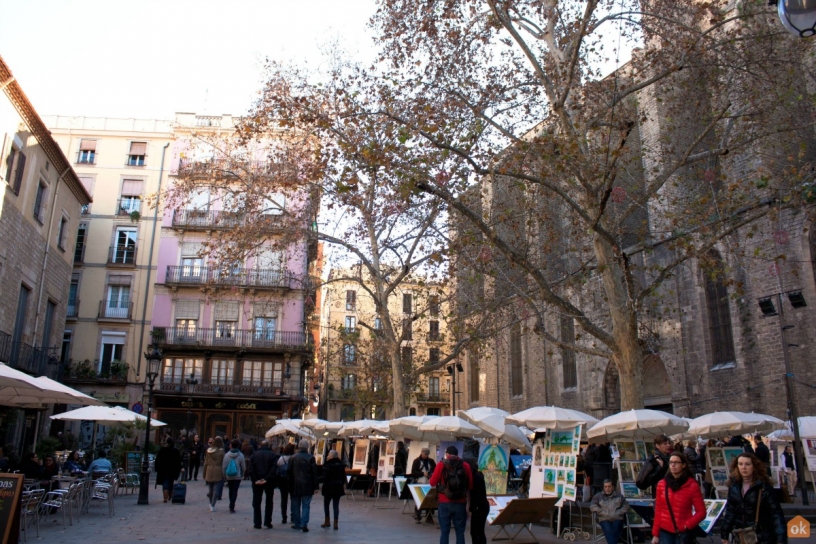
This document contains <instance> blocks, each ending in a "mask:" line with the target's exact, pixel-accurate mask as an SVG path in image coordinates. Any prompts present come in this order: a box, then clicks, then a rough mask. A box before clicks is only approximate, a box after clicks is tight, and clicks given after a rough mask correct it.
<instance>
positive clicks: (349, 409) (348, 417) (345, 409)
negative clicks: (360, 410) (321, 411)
mask: <svg viewBox="0 0 816 544" xmlns="http://www.w3.org/2000/svg"><path fill="white" fill-rule="evenodd" d="M354 419H355V416H354V405H353V404H343V405H342V406H340V420H341V421H354Z"/></svg>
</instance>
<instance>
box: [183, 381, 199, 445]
mask: <svg viewBox="0 0 816 544" xmlns="http://www.w3.org/2000/svg"><path fill="white" fill-rule="evenodd" d="M184 382H185V383H186V384H187V424H186V425H185V426H184V428H185V429H186V430H187V438H188V439H189V438H190V418H191V417H192V416H193V393H194V392H195V388H196V385H198V380H197V379H196V377H195V373H194V372H190V377H189V378H187V379H186V380H184Z"/></svg>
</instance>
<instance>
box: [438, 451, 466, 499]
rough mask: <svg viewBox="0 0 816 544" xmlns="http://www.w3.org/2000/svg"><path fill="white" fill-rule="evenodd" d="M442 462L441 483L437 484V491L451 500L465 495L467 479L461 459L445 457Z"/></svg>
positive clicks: (462, 497)
mask: <svg viewBox="0 0 816 544" xmlns="http://www.w3.org/2000/svg"><path fill="white" fill-rule="evenodd" d="M442 463H443V468H442V483H440V484H439V485H438V486H437V490H438V492H439V493H442V494H443V495H445V496H446V497H447V498H448V500H451V501H457V500H461V499H464V498H465V497H467V492H468V479H467V473H465V464H464V463H463V462H462V460H461V459H445V460H444V461H442Z"/></svg>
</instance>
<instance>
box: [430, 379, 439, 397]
mask: <svg viewBox="0 0 816 544" xmlns="http://www.w3.org/2000/svg"><path fill="white" fill-rule="evenodd" d="M440 396H441V395H440V393H439V378H428V398H429V399H431V400H438V399H439V398H440Z"/></svg>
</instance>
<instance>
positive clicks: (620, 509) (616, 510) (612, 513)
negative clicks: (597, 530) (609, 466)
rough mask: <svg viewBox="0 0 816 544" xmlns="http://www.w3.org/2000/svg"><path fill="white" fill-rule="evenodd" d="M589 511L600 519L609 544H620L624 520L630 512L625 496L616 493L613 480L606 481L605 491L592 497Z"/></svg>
mask: <svg viewBox="0 0 816 544" xmlns="http://www.w3.org/2000/svg"><path fill="white" fill-rule="evenodd" d="M589 509H590V510H592V512H593V513H594V514H595V515H596V516H597V517H598V523H599V524H600V526H601V529H602V530H603V533H604V536H605V537H606V542H607V544H618V538H620V535H621V531H623V519H624V517H626V512H628V511H629V503H627V502H626V498H624V497H623V495H621V494H620V493H618V492H617V491H615V485H614V484H613V483H612V480H604V482H603V491H601V492H599V493H597V494H596V495H595V496H594V497H592V506H590V507H589Z"/></svg>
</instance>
